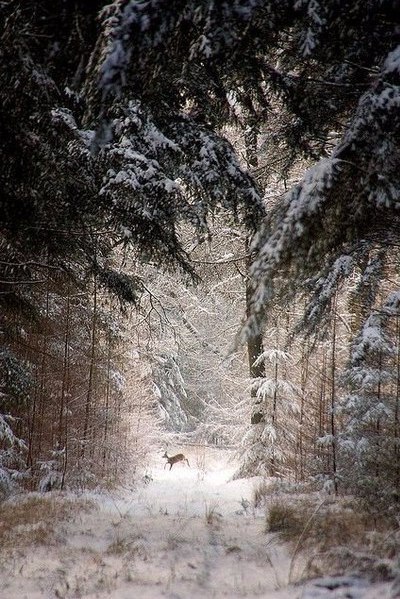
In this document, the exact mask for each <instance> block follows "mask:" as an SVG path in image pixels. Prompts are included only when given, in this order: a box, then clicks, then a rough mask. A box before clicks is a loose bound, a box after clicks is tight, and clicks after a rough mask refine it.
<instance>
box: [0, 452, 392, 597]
mask: <svg viewBox="0 0 400 599" xmlns="http://www.w3.org/2000/svg"><path fill="white" fill-rule="evenodd" d="M176 449H179V448H176ZM181 450H182V449H181ZM184 451H185V454H186V455H187V457H188V458H189V462H190V464H191V467H190V468H188V467H187V466H185V465H183V464H182V463H181V464H177V465H175V466H174V468H173V469H172V470H171V471H170V470H169V469H168V468H167V469H165V470H164V469H163V465H164V461H163V460H162V458H161V454H160V455H157V456H154V460H153V464H152V466H151V467H150V468H149V469H148V472H147V473H146V476H145V478H144V480H143V485H141V486H140V488H136V489H132V490H130V489H128V488H126V489H124V490H121V491H120V492H119V493H112V494H108V493H101V494H100V493H98V494H94V493H90V494H86V495H85V496H84V497H83V498H82V497H80V502H79V503H77V508H76V510H75V511H71V512H70V513H69V515H68V519H67V520H65V519H64V520H62V521H60V522H58V523H55V524H54V530H52V532H51V534H50V535H49V536H48V537H46V538H43V539H42V542H41V540H40V538H39V539H38V538H37V537H35V543H34V545H32V544H28V543H27V544H25V545H23V544H21V543H20V544H19V545H14V546H10V547H8V548H7V549H5V548H3V549H2V550H0V579H1V581H2V582H1V592H0V596H1V597H4V598H7V599H23V598H26V599H39V598H40V599H45V598H46V599H53V598H64V599H78V598H86V599H95V598H96V599H105V598H110V599H132V598H135V597H140V599H158V598H165V597H166V598H169V599H179V598H180V599H197V598H198V599H200V598H202V599H208V598H219V597H221V598H222V597H227V598H229V599H235V598H239V597H250V598H252V597H253V598H255V597H267V598H269V599H300V598H302V599H326V598H335V599H339V598H341V597H348V598H353V599H358V598H365V599H373V598H374V597H377V596H379V597H380V598H381V599H384V598H385V597H389V596H390V595H389V586H386V585H379V586H378V585H375V586H374V587H371V586H368V585H367V584H366V583H364V582H363V581H361V580H359V579H356V578H351V577H347V578H341V579H333V578H327V579H326V580H319V581H315V582H314V583H308V584H307V585H305V586H302V585H298V586H296V585H295V586H291V587H287V582H288V573H289V570H290V566H291V556H290V554H289V552H288V550H287V548H285V546H283V545H282V544H280V543H278V541H277V538H276V537H275V536H273V535H268V534H266V533H265V515H264V513H263V510H261V509H260V510H255V509H254V508H253V507H252V506H253V504H252V494H253V487H254V484H255V483H256V482H257V480H256V479H253V480H244V479H242V480H235V481H232V480H231V477H232V474H233V472H234V470H235V468H236V464H234V463H233V462H232V461H229V457H230V456H229V455H228V452H224V451H220V450H210V449H207V450H204V449H199V448H184ZM49 497H50V494H47V495H46V500H48V498H49ZM82 499H89V500H90V501H91V502H93V504H94V508H93V509H91V510H87V509H82V501H81V500H82ZM53 501H54V502H56V503H57V502H60V505H61V504H62V502H65V498H63V497H58V496H57V495H56V494H54V499H53ZM84 505H86V502H85V503H84ZM44 509H46V507H44ZM37 524H38V523H36V524H35V523H33V524H32V523H30V524H29V525H28V524H25V525H22V524H21V525H20V526H19V530H20V531H21V526H22V527H24V526H25V528H26V527H28V528H29V527H31V528H32V526H33V527H35V526H36V525H37ZM26 532H29V531H26ZM19 538H21V537H19ZM27 538H29V535H28V537H27ZM301 567H302V566H301V563H300V560H299V562H298V563H297V564H295V568H294V571H295V572H294V574H295V576H294V578H296V576H297V577H299V576H300V574H301ZM296 570H297V572H296Z"/></svg>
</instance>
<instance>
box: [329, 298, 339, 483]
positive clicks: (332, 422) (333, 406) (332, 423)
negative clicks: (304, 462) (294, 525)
mask: <svg viewBox="0 0 400 599" xmlns="http://www.w3.org/2000/svg"><path fill="white" fill-rule="evenodd" d="M336 300H337V297H336V295H335V299H334V305H333V322H332V355H331V402H330V403H331V406H330V408H331V409H330V428H331V435H332V474H333V484H334V489H335V494H336V495H337V492H338V486H337V455H336V450H337V446H336V422H335V410H336V336H337V331H336V324H337V323H336V309H337V301H336Z"/></svg>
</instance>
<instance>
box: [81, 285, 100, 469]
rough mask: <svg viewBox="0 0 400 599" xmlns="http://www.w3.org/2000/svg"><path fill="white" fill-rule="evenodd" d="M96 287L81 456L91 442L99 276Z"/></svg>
mask: <svg viewBox="0 0 400 599" xmlns="http://www.w3.org/2000/svg"><path fill="white" fill-rule="evenodd" d="M93 283H94V289H93V314H92V327H91V348H90V362H89V380H88V388H87V393H86V402H85V416H84V424H83V438H82V451H81V457H82V458H84V457H85V455H86V446H87V445H88V442H89V424H90V413H91V407H92V400H93V388H94V372H95V358H96V326H97V276H96V275H94V277H93Z"/></svg>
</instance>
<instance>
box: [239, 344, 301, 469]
mask: <svg viewBox="0 0 400 599" xmlns="http://www.w3.org/2000/svg"><path fill="white" fill-rule="evenodd" d="M257 361H263V362H264V363H265V365H266V370H267V374H269V375H270V376H266V377H265V378H264V377H263V378H260V379H256V380H252V382H251V384H252V385H253V386H255V388H256V392H257V397H258V399H260V400H261V401H260V402H259V403H257V404H256V409H257V410H258V411H260V412H261V413H262V415H263V418H262V420H261V422H259V423H257V424H252V425H250V427H249V429H248V431H247V433H245V435H244V438H243V440H242V445H243V448H244V451H243V457H242V466H241V469H240V473H239V474H241V475H244V474H251V475H253V476H254V475H255V474H262V475H269V476H282V475H284V474H287V473H289V471H290V467H291V462H292V452H293V450H294V448H295V443H296V431H297V425H296V424H295V423H294V421H295V420H296V419H297V418H298V414H299V411H300V409H299V403H298V401H297V400H298V398H299V389H298V388H297V386H296V385H295V384H293V383H292V382H291V381H290V380H288V379H287V368H286V366H287V364H288V363H289V362H291V357H290V355H289V354H288V353H286V352H284V351H282V350H279V349H267V350H265V351H264V352H263V353H262V354H261V355H260V356H259V357H258V358H257ZM268 371H270V372H268Z"/></svg>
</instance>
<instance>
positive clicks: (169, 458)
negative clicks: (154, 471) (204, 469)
mask: <svg viewBox="0 0 400 599" xmlns="http://www.w3.org/2000/svg"><path fill="white" fill-rule="evenodd" d="M163 458H166V459H167V461H166V462H165V466H164V470H165V468H166V466H167V464H169V469H170V470H171V469H172V466H173V465H174V464H176V463H177V462H186V463H187V465H188V466H189V468H190V464H189V460H188V459H187V458H186V457H185V456H184V455H183V453H177V454H176V455H171V456H168V455H167V452H165V453H164V455H163Z"/></svg>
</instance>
